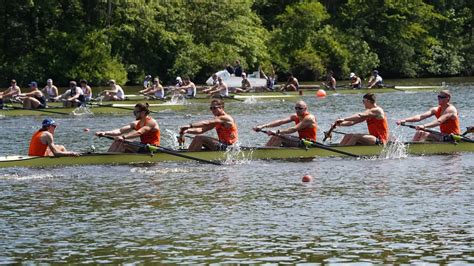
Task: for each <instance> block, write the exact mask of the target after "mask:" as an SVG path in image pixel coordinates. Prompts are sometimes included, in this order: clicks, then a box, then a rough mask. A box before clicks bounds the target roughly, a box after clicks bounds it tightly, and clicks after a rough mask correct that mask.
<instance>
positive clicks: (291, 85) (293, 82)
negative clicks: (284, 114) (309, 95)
mask: <svg viewBox="0 0 474 266" xmlns="http://www.w3.org/2000/svg"><path fill="white" fill-rule="evenodd" d="M299 88H300V83H299V82H298V79H297V78H295V77H294V76H293V74H291V73H290V74H288V81H287V82H286V84H285V85H284V86H283V87H282V88H281V89H280V91H286V90H288V91H298V90H299Z"/></svg>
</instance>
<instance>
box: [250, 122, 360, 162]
mask: <svg viewBox="0 0 474 266" xmlns="http://www.w3.org/2000/svg"><path fill="white" fill-rule="evenodd" d="M256 131H257V132H263V133H265V134H267V135H271V136H277V137H280V138H283V139H288V138H287V137H286V136H284V135H280V134H277V133H273V132H271V131H266V130H262V129H260V130H256ZM301 143H303V145H304V147H305V148H306V149H308V148H310V147H317V148H320V149H323V150H327V151H332V152H334V153H339V154H343V155H347V156H350V157H354V158H364V157H362V156H359V155H357V154H353V153H350V152H345V151H341V150H338V149H335V148H332V147H329V146H327V145H324V144H322V143H319V142H317V141H311V140H306V139H302V140H301Z"/></svg>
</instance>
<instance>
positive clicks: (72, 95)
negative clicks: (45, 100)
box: [54, 80, 85, 107]
mask: <svg viewBox="0 0 474 266" xmlns="http://www.w3.org/2000/svg"><path fill="white" fill-rule="evenodd" d="M54 99H55V100H62V101H63V103H64V106H65V107H79V106H82V105H83V104H84V103H85V97H84V92H83V91H82V89H81V88H80V87H78V86H77V83H76V82H75V81H74V80H71V81H69V89H68V90H67V91H66V92H64V93H63V94H62V95H59V96H57V97H56V98H54Z"/></svg>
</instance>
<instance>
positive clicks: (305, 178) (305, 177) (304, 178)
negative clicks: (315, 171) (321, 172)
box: [301, 175, 313, 182]
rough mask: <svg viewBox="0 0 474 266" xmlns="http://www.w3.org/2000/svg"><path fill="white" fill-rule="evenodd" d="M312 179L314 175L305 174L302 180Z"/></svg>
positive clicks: (309, 180)
mask: <svg viewBox="0 0 474 266" xmlns="http://www.w3.org/2000/svg"><path fill="white" fill-rule="evenodd" d="M311 180H313V177H312V176H310V175H305V176H303V179H302V180H301V181H303V182H311Z"/></svg>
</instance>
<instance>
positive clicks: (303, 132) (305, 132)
mask: <svg viewBox="0 0 474 266" xmlns="http://www.w3.org/2000/svg"><path fill="white" fill-rule="evenodd" d="M295 112H296V113H295V114H293V115H291V116H289V117H288V118H284V119H280V120H275V121H272V122H270V123H268V124H263V125H259V126H255V127H254V128H253V130H254V131H256V132H259V131H261V130H262V129H264V128H270V127H278V126H281V125H284V124H288V123H291V122H294V123H295V125H294V126H293V127H290V128H287V129H283V130H280V129H279V130H277V131H276V132H273V131H271V130H270V131H268V132H267V134H268V135H269V136H271V138H270V139H269V140H268V142H267V144H266V146H272V147H274V146H277V147H279V146H284V147H302V146H303V144H302V143H301V140H302V139H307V140H311V141H316V134H317V131H318V124H317V121H316V117H315V116H314V115H312V114H310V113H309V112H308V106H307V105H306V103H305V102H304V101H298V102H296V104H295ZM295 132H298V137H296V136H290V135H289V134H292V133H295ZM282 136H284V137H282Z"/></svg>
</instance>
